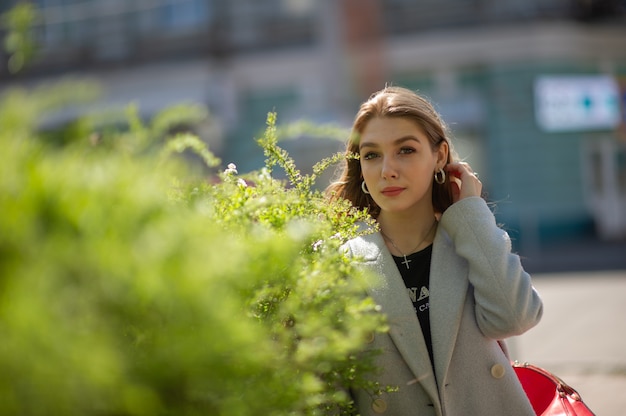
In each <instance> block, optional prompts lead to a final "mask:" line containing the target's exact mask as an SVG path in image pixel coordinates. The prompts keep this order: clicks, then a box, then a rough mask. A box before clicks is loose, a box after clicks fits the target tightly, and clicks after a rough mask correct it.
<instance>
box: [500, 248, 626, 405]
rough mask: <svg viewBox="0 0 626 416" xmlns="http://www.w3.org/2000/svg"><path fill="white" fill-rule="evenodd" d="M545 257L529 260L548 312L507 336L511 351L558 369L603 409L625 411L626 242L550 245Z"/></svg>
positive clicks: (516, 356)
mask: <svg viewBox="0 0 626 416" xmlns="http://www.w3.org/2000/svg"><path fill="white" fill-rule="evenodd" d="M548 254H549V255H550V260H547V259H546V257H547V255H548ZM543 258H544V261H543V262H541V261H540V260H539V259H533V258H527V259H525V260H524V261H525V262H526V263H527V264H528V266H527V269H529V270H530V271H531V272H532V275H533V282H534V285H535V287H536V288H537V290H538V291H539V293H540V295H541V297H542V299H543V302H544V315H543V318H542V320H541V322H540V323H539V325H537V326H536V327H535V328H533V329H531V330H530V331H529V332H527V333H526V334H524V335H522V336H520V337H516V338H512V339H510V340H509V341H508V344H509V348H510V350H511V351H510V352H511V358H512V359H515V360H518V361H522V362H525V361H526V362H529V363H532V364H535V365H538V366H540V367H543V368H545V369H547V370H549V371H551V372H553V373H555V374H556V375H558V376H559V377H561V378H562V379H563V380H564V381H565V382H566V383H568V384H569V385H571V386H572V387H574V388H575V389H576V390H577V391H578V392H579V393H580V395H581V396H582V398H583V400H584V401H585V403H587V404H588V405H589V407H590V408H591V409H592V410H593V411H594V412H595V413H596V414H597V415H598V416H604V415H607V416H612V415H623V414H624V409H625V408H626V394H624V391H626V244H623V243H612V244H609V243H602V242H599V241H588V242H586V243H585V242H577V243H573V244H569V245H562V246H561V247H560V249H559V247H552V248H550V249H547V250H546V251H545V252H544V256H543ZM533 260H534V261H533ZM581 270H582V271H581Z"/></svg>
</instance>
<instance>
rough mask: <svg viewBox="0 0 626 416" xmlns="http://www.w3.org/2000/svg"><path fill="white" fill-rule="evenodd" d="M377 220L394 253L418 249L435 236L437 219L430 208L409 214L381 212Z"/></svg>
mask: <svg viewBox="0 0 626 416" xmlns="http://www.w3.org/2000/svg"><path fill="white" fill-rule="evenodd" d="M377 221H378V225H379V226H380V229H381V231H382V234H383V237H384V238H385V241H386V243H387V246H388V247H389V249H390V251H391V252H393V253H394V254H396V253H398V254H409V253H411V252H414V251H419V250H420V249H422V248H425V247H427V246H428V245H430V244H431V243H432V241H433V239H434V237H435V228H436V227H435V226H434V225H435V223H436V221H437V219H436V217H435V213H434V211H433V210H432V209H430V210H424V211H423V212H412V213H410V214H409V213H388V212H381V213H380V215H379V216H378V218H377ZM416 245H417V246H416Z"/></svg>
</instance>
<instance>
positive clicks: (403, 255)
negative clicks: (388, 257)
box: [380, 220, 437, 269]
mask: <svg viewBox="0 0 626 416" xmlns="http://www.w3.org/2000/svg"><path fill="white" fill-rule="evenodd" d="M436 224H437V221H436V220H435V221H433V225H432V226H431V227H430V229H429V230H428V232H427V233H426V235H425V236H424V238H422V240H421V241H420V242H419V243H418V244H417V245H416V246H415V247H414V248H413V250H411V251H410V252H409V254H411V253H413V252H414V251H415V250H416V249H417V248H418V247H419V246H420V245H421V244H422V243H423V242H424V241H426V239H427V238H428V236H429V235H430V232H431V231H432V230H433V228H435V225H436ZM380 233H381V234H382V236H383V238H384V239H385V240H387V241H389V242H390V243H391V245H392V246H393V248H395V249H396V250H397V251H398V253H400V255H402V257H404V261H403V262H401V263H402V264H404V265H405V266H406V268H407V269H410V267H409V263H410V262H411V261H412V260H409V259H407V258H406V256H407V255H406V254H404V253H403V252H402V250H400V249H399V248H398V246H397V245H396V243H394V242H393V240H392V239H391V238H389V236H388V235H387V234H385V233H384V232H383V230H380Z"/></svg>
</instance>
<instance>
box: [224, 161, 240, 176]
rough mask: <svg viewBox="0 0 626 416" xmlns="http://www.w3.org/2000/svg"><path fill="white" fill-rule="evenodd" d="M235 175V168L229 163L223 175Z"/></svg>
mask: <svg viewBox="0 0 626 416" xmlns="http://www.w3.org/2000/svg"><path fill="white" fill-rule="evenodd" d="M237 173H238V172H237V166H236V165H235V164H234V163H229V164H228V166H227V169H226V170H225V171H224V174H225V175H236V174H237Z"/></svg>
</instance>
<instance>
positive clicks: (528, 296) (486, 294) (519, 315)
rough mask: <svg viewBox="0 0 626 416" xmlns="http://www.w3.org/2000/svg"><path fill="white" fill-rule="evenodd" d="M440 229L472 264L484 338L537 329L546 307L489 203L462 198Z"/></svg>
mask: <svg viewBox="0 0 626 416" xmlns="http://www.w3.org/2000/svg"><path fill="white" fill-rule="evenodd" d="M440 225H441V226H442V227H443V228H444V230H445V231H446V232H447V233H448V235H449V236H450V237H451V238H452V241H453V242H454V247H455V250H456V252H457V254H458V255H459V256H461V257H463V258H464V259H465V260H466V261H467V262H468V265H469V276H468V278H469V282H470V284H471V285H472V286H473V287H474V292H473V293H474V300H475V305H476V306H475V314H476V321H477V323H478V327H479V328H480V330H481V331H482V332H483V334H484V335H485V336H487V337H490V338H494V339H501V338H507V337H510V336H513V335H520V334H522V333H524V332H526V331H527V330H529V329H530V328H532V327H533V326H535V325H536V324H537V323H538V322H539V320H540V319H541V315H542V313H543V303H542V301H541V298H540V297H539V295H538V293H537V292H536V290H535V289H534V287H533V286H532V282H531V278H530V275H529V274H528V273H526V271H525V270H524V269H523V267H522V265H521V262H520V258H519V256H517V255H516V254H513V253H512V252H511V240H510V238H509V235H508V234H507V233H506V231H504V230H502V229H501V228H500V227H498V226H497V224H496V220H495V217H494V215H493V213H492V212H491V210H490V209H489V207H488V206H487V203H486V202H485V201H484V200H483V199H482V198H480V197H471V198H465V199H462V200H461V201H459V202H457V203H455V204H453V205H452V206H450V207H449V208H448V209H447V210H446V211H445V212H444V214H443V215H442V216H441V220H440Z"/></svg>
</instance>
